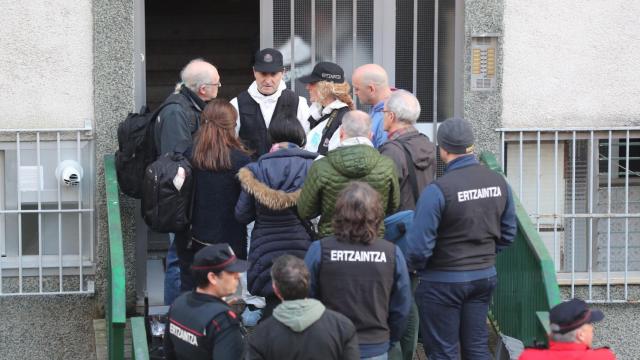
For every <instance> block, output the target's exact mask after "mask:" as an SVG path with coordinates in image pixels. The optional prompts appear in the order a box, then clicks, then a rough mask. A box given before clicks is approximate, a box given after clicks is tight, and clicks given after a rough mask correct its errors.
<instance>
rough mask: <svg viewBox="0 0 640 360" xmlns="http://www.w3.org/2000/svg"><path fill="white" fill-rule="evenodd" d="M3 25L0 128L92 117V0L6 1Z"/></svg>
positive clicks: (79, 122)
mask: <svg viewBox="0 0 640 360" xmlns="http://www.w3.org/2000/svg"><path fill="white" fill-rule="evenodd" d="M0 24H2V25H1V26H0V89H1V90H2V91H1V92H2V94H1V95H0V129H13V128H71V127H84V126H85V122H87V121H92V119H93V18H92V8H91V1H89V0H79V1H68V0H29V1H3V2H2V6H1V8H0Z"/></svg>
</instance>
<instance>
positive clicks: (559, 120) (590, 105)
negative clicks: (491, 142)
mask: <svg viewBox="0 0 640 360" xmlns="http://www.w3.org/2000/svg"><path fill="white" fill-rule="evenodd" d="M638 19H640V1H629V0H587V1H584V0H582V1H579V0H562V1H558V0H535V1H531V0H505V17H504V68H503V69H504V73H503V74H504V78H503V101H504V102H503V106H504V107H503V125H504V126H505V127H510V128H516V127H536V128H538V127H569V126H574V127H577V126H579V127H592V126H623V125H632V124H635V125H640V21H638Z"/></svg>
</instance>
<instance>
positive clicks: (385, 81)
mask: <svg viewBox="0 0 640 360" xmlns="http://www.w3.org/2000/svg"><path fill="white" fill-rule="evenodd" d="M351 82H352V83H353V88H354V90H355V93H356V95H357V96H358V98H359V99H360V102H362V103H364V104H369V105H375V104H377V103H379V102H380V101H382V100H385V99H387V98H388V97H389V95H391V89H390V88H389V77H388V76H387V72H386V71H385V70H384V69H383V68H382V66H380V65H378V64H365V65H362V66H360V67H358V68H356V69H355V71H354V72H353V76H352V77H351Z"/></svg>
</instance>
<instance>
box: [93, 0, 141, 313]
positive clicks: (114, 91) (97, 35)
mask: <svg viewBox="0 0 640 360" xmlns="http://www.w3.org/2000/svg"><path fill="white" fill-rule="evenodd" d="M134 1H135V0H119V1H113V0H111V1H107V0H96V1H94V3H93V17H94V59H95V60H94V61H95V63H94V82H95V89H94V96H95V129H96V131H95V134H96V135H95V136H96V165H97V166H96V179H97V183H96V212H97V224H98V226H97V228H98V232H97V234H96V235H97V246H96V251H97V271H96V272H97V274H98V276H96V300H97V304H96V305H97V306H98V307H99V308H101V307H102V305H103V304H104V295H105V289H106V286H107V279H106V276H107V274H108V273H107V264H108V258H107V254H108V227H107V214H106V202H105V188H104V163H103V157H104V155H105V154H113V153H114V152H115V150H116V148H117V146H118V142H117V129H118V124H119V122H120V121H122V120H123V119H124V118H125V117H126V115H127V113H129V112H130V111H133V109H134V63H133V46H134V42H133V40H134V38H133V37H134V24H133V19H134ZM120 211H121V219H122V229H123V240H124V254H125V266H126V276H127V278H126V280H127V301H128V304H129V307H130V308H132V306H133V305H134V304H135V296H134V295H135V286H134V285H135V284H134V280H135V259H134V255H135V246H134V245H135V243H134V240H135V238H134V231H135V227H134V226H133V224H134V222H135V216H134V203H133V201H131V199H129V198H127V197H123V196H121V197H120Z"/></svg>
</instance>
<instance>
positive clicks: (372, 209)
mask: <svg viewBox="0 0 640 360" xmlns="http://www.w3.org/2000/svg"><path fill="white" fill-rule="evenodd" d="M382 219H383V211H382V201H381V197H380V194H378V192H377V191H375V190H374V189H373V188H372V187H371V186H370V185H369V184H367V183H364V182H360V181H352V182H350V183H349V185H347V187H346V188H344V189H343V190H342V191H341V192H340V194H339V195H338V200H337V201H336V207H335V212H334V214H333V221H332V224H333V231H334V233H335V236H336V238H337V239H338V241H342V242H347V243H362V244H370V243H372V242H373V241H374V240H375V239H376V238H377V237H378V229H379V228H380V223H381V222H382Z"/></svg>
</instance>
